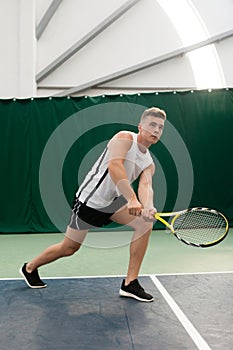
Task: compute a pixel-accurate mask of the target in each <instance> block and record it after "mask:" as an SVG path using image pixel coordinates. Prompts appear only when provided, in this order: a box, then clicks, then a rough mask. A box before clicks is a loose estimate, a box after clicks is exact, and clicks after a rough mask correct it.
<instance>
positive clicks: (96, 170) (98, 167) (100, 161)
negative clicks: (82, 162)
mask: <svg viewBox="0 0 233 350" xmlns="http://www.w3.org/2000/svg"><path fill="white" fill-rule="evenodd" d="M107 150H108V148H107V147H106V148H105V150H104V151H103V153H102V156H101V158H100V160H99V164H98V166H97V167H96V169H95V172H94V173H93V174H92V175H91V177H90V179H89V180H88V181H87V182H86V183H84V184H83V187H81V189H80V192H79V194H78V196H77V198H79V197H80V195H81V193H82V191H83V190H84V188H85V187H87V185H89V183H90V182H91V181H92V180H93V178H94V176H95V175H97V174H98V172H99V169H100V166H101V164H102V162H103V160H104V157H105V155H106V153H107ZM96 186H97V185H96ZM85 202H86V201H85Z"/></svg>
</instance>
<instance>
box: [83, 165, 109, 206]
mask: <svg viewBox="0 0 233 350" xmlns="http://www.w3.org/2000/svg"><path fill="white" fill-rule="evenodd" d="M107 174H108V168H107V169H106V170H105V172H104V173H103V175H102V176H101V178H100V179H99V181H98V183H97V184H96V185H95V187H94V188H93V190H92V191H91V193H90V194H89V195H88V196H87V198H86V199H85V201H84V204H87V202H88V201H89V199H90V198H91V197H92V196H93V194H94V193H95V191H96V190H97V189H98V188H99V186H100V185H101V184H102V182H103V181H104V179H105V177H106V176H107Z"/></svg>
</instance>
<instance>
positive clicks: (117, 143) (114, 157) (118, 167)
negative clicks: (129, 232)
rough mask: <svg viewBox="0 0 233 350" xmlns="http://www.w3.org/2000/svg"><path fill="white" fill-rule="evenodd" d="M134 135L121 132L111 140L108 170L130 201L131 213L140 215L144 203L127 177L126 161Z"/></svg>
mask: <svg viewBox="0 0 233 350" xmlns="http://www.w3.org/2000/svg"><path fill="white" fill-rule="evenodd" d="M132 142H133V137H132V135H131V134H129V133H127V132H121V133H119V134H117V135H116V136H114V137H113V139H112V140H111V141H110V142H109V145H108V148H109V163H108V171H109V174H110V176H111V178H112V180H113V182H114V183H115V184H116V186H117V187H118V189H119V191H120V192H121V194H122V195H123V196H124V197H125V199H126V200H127V202H128V209H129V214H131V215H140V213H141V209H142V205H141V203H140V202H139V201H138V199H137V196H136V193H135V192H134V190H133V188H132V186H131V184H130V182H129V179H128V177H127V173H126V169H125V166H124V161H125V158H126V155H127V152H128V151H129V149H130V148H131V146H132Z"/></svg>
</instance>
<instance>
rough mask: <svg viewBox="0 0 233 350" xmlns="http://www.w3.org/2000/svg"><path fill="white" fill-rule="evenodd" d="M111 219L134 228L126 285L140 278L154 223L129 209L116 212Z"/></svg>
mask: <svg viewBox="0 0 233 350" xmlns="http://www.w3.org/2000/svg"><path fill="white" fill-rule="evenodd" d="M111 220H112V221H114V222H117V223H119V224H121V225H127V226H130V227H132V228H133V229H134V234H133V237H132V240H131V244H130V259H129V266H128V272H127V277H126V285H127V284H129V283H130V282H131V281H133V280H134V279H136V278H138V274H139V270H140V267H141V264H142V261H143V258H144V255H145V252H146V249H147V246H148V242H149V238H150V233H151V231H152V227H153V223H152V222H148V221H145V220H144V219H143V218H142V217H135V216H132V215H129V214H128V209H127V208H126V207H125V208H124V209H122V210H120V211H118V212H116V213H115V214H113V215H112V217H111Z"/></svg>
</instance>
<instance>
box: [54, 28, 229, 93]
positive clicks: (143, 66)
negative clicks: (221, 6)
mask: <svg viewBox="0 0 233 350" xmlns="http://www.w3.org/2000/svg"><path fill="white" fill-rule="evenodd" d="M232 36H233V30H230V31H227V32H223V33H220V34H218V35H215V36H213V37H210V38H209V39H207V40H203V41H201V42H198V43H196V44H194V45H190V46H187V47H183V48H181V49H177V50H175V51H172V52H169V53H166V54H164V55H161V56H158V57H155V58H153V59H151V60H147V61H145V62H142V63H139V64H136V65H134V66H131V67H128V68H125V69H122V70H120V71H117V72H115V73H112V74H109V75H106V76H104V77H101V78H98V79H95V80H92V81H89V82H87V83H84V84H81V85H78V86H75V87H72V88H68V89H66V90H64V91H62V92H60V93H58V94H56V95H55V96H68V95H72V94H75V93H78V92H81V91H84V90H87V89H90V88H93V87H98V85H100V84H104V83H108V82H110V81H112V80H116V79H119V78H122V77H125V76H127V75H130V74H133V73H136V72H139V71H141V70H143V69H146V68H150V67H152V66H155V65H158V64H160V63H163V62H166V61H169V60H172V59H174V58H177V57H180V56H183V55H185V54H187V53H188V52H191V51H194V50H197V49H200V48H202V47H204V46H207V45H211V44H215V43H218V42H220V41H222V40H226V39H228V38H230V37H232Z"/></svg>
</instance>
